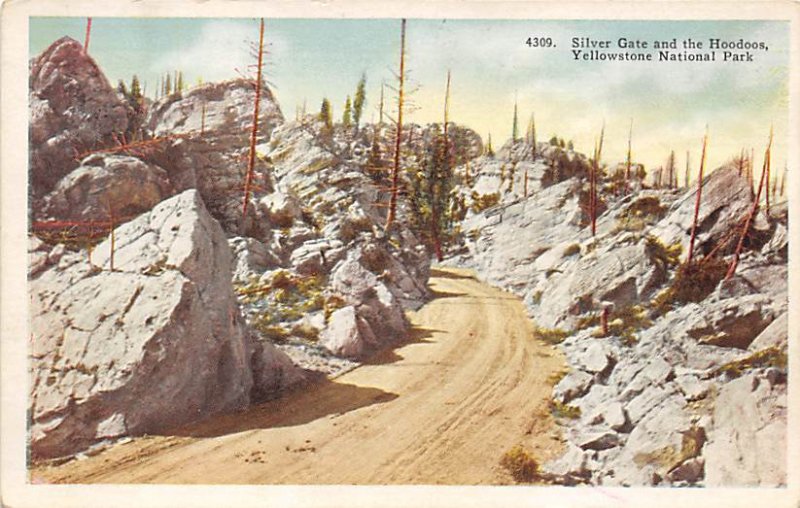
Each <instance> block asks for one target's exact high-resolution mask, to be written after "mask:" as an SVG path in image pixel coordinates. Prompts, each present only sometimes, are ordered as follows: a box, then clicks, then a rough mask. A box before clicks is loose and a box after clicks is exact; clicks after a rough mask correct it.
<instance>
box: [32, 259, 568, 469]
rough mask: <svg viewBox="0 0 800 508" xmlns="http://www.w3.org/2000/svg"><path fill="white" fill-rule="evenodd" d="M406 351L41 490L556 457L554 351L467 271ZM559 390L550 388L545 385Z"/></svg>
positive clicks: (115, 452)
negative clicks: (519, 448)
mask: <svg viewBox="0 0 800 508" xmlns="http://www.w3.org/2000/svg"><path fill="white" fill-rule="evenodd" d="M431 287H432V289H433V290H434V291H435V292H436V298H435V299H434V300H433V301H431V302H430V303H429V304H428V305H426V306H425V307H423V308H422V309H420V311H418V312H416V313H413V314H412V315H411V316H410V318H411V320H412V322H413V324H414V331H413V333H412V336H411V337H410V339H409V341H408V342H407V343H405V344H404V345H402V346H400V347H398V348H396V349H394V350H392V351H387V352H384V353H382V354H379V355H378V356H377V357H375V358H373V359H372V360H371V361H370V362H368V363H367V364H366V365H363V366H361V367H359V368H357V369H355V370H353V371H351V372H349V373H347V374H344V375H342V376H340V377H339V378H337V379H335V380H333V381H325V382H322V383H320V384H318V385H314V386H312V387H311V388H306V389H305V390H304V391H302V392H299V393H294V394H291V395H289V396H286V397H283V398H281V399H279V400H275V401H271V402H268V403H266V404H264V405H260V406H257V407H254V408H251V409H249V410H247V411H246V412H243V413H238V414H234V415H227V416H223V417H216V418H212V419H210V420H207V421H205V422H202V423H200V424H196V425H193V426H190V427H185V428H182V429H180V430H178V431H176V432H173V433H171V435H170V436H147V437H142V438H136V439H134V440H133V441H131V442H129V443H126V444H122V445H117V446H114V447H112V448H110V449H109V450H107V451H104V452H102V453H100V454H99V455H96V456H94V457H90V458H88V459H85V460H81V461H73V462H69V463H67V464H64V465H62V466H59V467H42V466H39V467H35V468H34V470H33V471H32V478H33V481H36V482H38V481H49V482H66V483H94V482H110V483H277V484H280V483H288V484H313V483H317V484H330V483H342V484H386V483H392V484H394V483H403V484H405V483H412V484H420V483H422V484H498V483H510V482H511V480H510V477H509V476H508V475H507V473H505V472H504V471H503V470H502V468H501V467H500V466H499V465H498V462H499V460H500V458H501V456H502V454H503V453H504V452H505V451H506V450H508V449H509V448H511V447H512V446H514V445H516V444H522V445H523V446H525V447H527V448H528V449H529V450H531V451H532V452H533V454H534V455H535V456H536V457H537V458H539V459H540V460H545V459H548V458H550V457H552V456H554V455H556V454H558V453H559V451H560V450H561V446H562V445H561V441H560V439H559V431H558V430H557V428H556V427H555V424H554V422H553V419H552V417H551V416H550V414H549V412H548V410H547V401H548V399H549V395H550V392H551V387H552V377H551V376H552V375H553V374H554V373H556V372H557V371H559V370H561V369H562V368H563V367H564V362H563V359H562V357H561V355H560V353H558V352H557V351H556V350H555V349H553V348H552V347H550V346H546V345H543V344H541V343H539V342H537V341H535V340H533V339H532V338H531V323H530V322H529V321H528V319H527V318H526V316H525V313H524V309H523V306H522V303H521V302H520V301H519V300H518V299H517V298H515V297H513V296H511V295H510V294H508V293H505V292H503V291H500V290H498V289H495V288H492V287H490V286H488V285H486V284H483V283H481V282H478V281H477V280H475V279H474V278H472V277H471V276H470V275H469V274H468V273H467V272H463V271H456V270H446V271H443V270H439V271H435V272H434V276H433V277H432V278H431ZM548 378H550V379H548Z"/></svg>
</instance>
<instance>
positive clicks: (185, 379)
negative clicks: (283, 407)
mask: <svg viewBox="0 0 800 508" xmlns="http://www.w3.org/2000/svg"><path fill="white" fill-rule="evenodd" d="M114 243H115V245H114V249H113V253H112V250H111V241H110V239H107V240H106V241H104V242H103V243H101V244H100V245H98V246H97V248H96V249H95V250H94V254H93V256H92V258H91V260H92V265H90V263H89V261H88V259H87V257H86V254H85V253H64V254H61V255H60V256H58V257H57V258H53V256H51V255H48V256H47V257H46V259H45V261H44V262H43V263H39V265H38V266H39V268H38V273H36V274H32V275H31V281H30V287H31V290H30V291H31V318H32V319H31V324H32V332H31V337H32V345H31V358H30V369H31V377H32V383H31V393H30V399H29V401H30V407H29V415H30V416H29V418H30V421H29V425H30V439H31V452H32V454H33V455H34V456H36V457H53V456H59V455H64V454H69V453H72V452H75V451H78V450H80V449H82V448H84V447H86V446H87V445H89V444H91V443H92V442H93V441H95V440H100V439H104V438H113V437H117V436H120V435H125V434H141V433H148V432H157V431H161V430H164V429H166V428H169V427H174V426H176V425H180V424H184V423H187V422H190V421H192V420H196V419H198V418H202V417H204V416H207V415H210V414H214V413H219V412H223V411H231V410H234V409H238V408H242V407H244V406H245V405H247V404H248V403H249V402H250V400H251V395H252V394H254V393H258V394H262V393H263V392H265V391H270V390H275V389H279V388H281V387H283V386H286V385H287V384H289V383H290V382H293V381H296V380H297V379H298V373H297V371H296V369H295V367H294V366H293V365H292V364H291V363H290V362H289V361H288V359H286V358H285V357H284V356H283V355H282V354H280V353H279V352H278V351H276V350H274V348H273V347H272V346H270V345H267V344H258V343H256V342H255V341H254V339H253V337H252V336H251V334H250V332H249V331H248V329H247V328H246V326H245V325H244V320H243V319H242V317H241V314H240V312H239V308H238V305H237V302H236V299H235V297H234V295H233V290H232V287H231V253H230V250H229V248H228V245H227V242H226V239H225V235H224V233H223V231H222V229H221V228H220V226H219V224H218V223H217V222H216V221H215V220H214V219H212V218H211V216H210V215H209V214H208V212H207V211H206V209H205V206H204V205H203V202H202V200H201V199H200V196H199V195H198V193H197V192H196V191H186V192H184V193H182V194H180V195H178V196H175V197H173V198H171V199H169V200H167V201H164V202H162V203H160V204H159V205H157V206H156V207H155V208H154V209H153V210H152V211H151V212H149V213H147V214H144V215H142V216H140V217H138V218H137V219H136V220H134V221H132V222H128V223H126V224H124V225H122V226H119V227H118V228H117V229H116V231H115V233H114ZM34 244H35V245H33V248H34V253H33V254H34V255H39V257H41V253H42V251H43V249H44V246H43V245H42V244H40V243H38V242H34ZM54 250H55V249H54ZM112 255H113V270H112V269H111V267H112ZM51 258H53V259H51Z"/></svg>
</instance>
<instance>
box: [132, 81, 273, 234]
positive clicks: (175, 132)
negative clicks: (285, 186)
mask: <svg viewBox="0 0 800 508" xmlns="http://www.w3.org/2000/svg"><path fill="white" fill-rule="evenodd" d="M254 103H255V88H254V87H253V84H252V83H251V82H250V81H247V80H244V79H237V80H232V81H225V82H221V83H206V84H203V85H200V86H197V87H195V88H192V89H190V90H188V91H185V92H182V93H173V94H171V95H169V96H167V97H164V98H162V99H160V100H158V101H156V102H155V103H153V105H152V106H151V108H150V110H149V115H148V119H147V127H148V129H149V131H150V133H151V134H152V135H153V136H155V137H169V136H173V137H176V138H175V139H172V140H168V141H165V142H163V143H162V145H161V146H160V148H159V149H158V150H155V151H153V152H152V153H150V154H148V155H147V159H148V161H149V162H152V163H154V164H156V165H158V166H161V167H163V168H164V169H165V170H166V171H167V174H168V177H169V181H170V183H171V184H172V185H173V186H174V187H175V189H176V190H177V191H178V192H180V191H183V190H186V189H189V188H196V189H198V191H199V192H200V195H201V196H202V197H203V200H204V201H205V202H206V203H207V206H208V209H209V211H210V212H211V214H212V215H213V216H214V217H215V218H216V219H217V220H219V221H220V223H221V224H222V227H223V229H225V231H227V232H228V233H230V234H240V233H241V232H242V231H241V208H242V206H241V204H242V189H243V184H244V177H245V174H246V172H247V157H248V153H249V146H250V128H251V126H252V122H253V105H254ZM258 120H259V129H258V138H257V141H258V143H265V142H266V141H268V140H269V139H270V135H271V132H272V130H273V129H274V128H275V127H276V126H278V125H280V124H282V123H283V115H282V114H281V111H280V108H279V107H278V103H277V101H275V99H274V98H273V96H272V92H271V91H270V90H269V88H268V87H263V88H262V93H261V102H260V107H259V119H258ZM262 155H263V151H262V152H260V155H259V157H257V159H256V160H257V163H256V167H255V173H256V174H255V179H254V181H253V187H254V189H257V188H260V189H265V190H266V189H271V186H272V183H271V180H270V176H269V165H268V163H266V162H265V161H264V160H262ZM262 192H263V191H262ZM253 219H254V218H251V223H250V228H249V229H248V236H252V237H254V238H256V239H263V233H262V232H261V230H260V228H259V225H258V224H257V221H255V220H253Z"/></svg>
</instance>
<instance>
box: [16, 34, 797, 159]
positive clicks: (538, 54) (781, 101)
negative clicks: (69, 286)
mask: <svg viewBox="0 0 800 508" xmlns="http://www.w3.org/2000/svg"><path fill="white" fill-rule="evenodd" d="M85 23H86V20H85V18H31V20H30V56H35V55H36V54H38V53H40V52H41V51H42V50H44V49H45V48H46V47H47V46H48V45H49V44H51V43H52V42H53V41H54V40H56V39H57V38H59V37H61V36H64V35H69V36H71V37H73V38H76V39H77V40H80V41H82V40H83V36H84V31H85ZM399 25H400V22H399V20H395V19H358V20H353V19H337V20H333V19H267V20H266V31H265V39H266V41H267V42H268V44H269V50H270V53H271V54H270V56H269V58H268V61H267V67H266V68H265V72H266V75H267V77H268V79H269V81H270V82H271V83H273V84H274V86H275V93H276V96H277V98H278V100H279V102H280V105H281V108H282V109H283V111H284V114H285V115H286V116H287V117H289V118H291V117H293V116H294V114H295V110H296V108H297V107H298V106H300V105H302V104H303V102H304V101H305V102H307V104H308V109H309V111H311V110H316V109H317V108H318V107H319V103H320V102H321V100H322V97H328V98H330V100H331V101H332V103H333V106H334V113H335V114H340V112H341V110H342V106H343V104H344V100H345V97H346V96H347V95H348V94H352V93H353V90H354V89H355V85H356V83H357V81H358V79H359V77H360V76H361V74H362V73H366V75H367V80H368V110H367V112H366V113H365V118H366V120H369V119H370V118H371V117H372V116H373V115H375V114H376V108H377V104H378V95H379V89H380V83H381V81H382V80H385V81H386V82H387V83H391V82H393V81H394V77H393V69H395V68H396V66H397V60H398V51H399ZM530 35H540V36H550V37H552V38H553V40H554V41H555V43H556V46H557V47H556V48H552V49H531V48H529V47H527V46H526V45H525V44H524V41H525V39H527V37H528V36H530ZM572 37H592V38H594V39H600V40H606V39H607V40H611V41H612V44H616V40H617V39H618V38H619V37H627V38H629V39H637V38H640V39H646V40H649V41H652V40H655V39H658V40H669V39H672V38H673V37H677V38H678V39H683V38H686V37H692V38H695V39H697V40H702V41H707V40H708V39H709V38H711V37H719V38H721V39H725V40H733V41H736V40H739V39H744V40H757V41H764V42H765V43H766V44H767V45H768V47H769V51H767V52H759V53H758V54H757V55H756V59H757V61H756V62H755V63H725V62H716V63H695V62H681V63H663V62H661V63H659V62H653V63H625V62H617V63H608V62H602V63H600V62H594V63H593V62H584V61H575V60H573V59H572V57H571V54H570V47H569V46H570V41H571V38H572ZM257 38H258V20H256V19H242V18H230V19H227V18H223V19H219V18H216V19H215V18H161V19H158V18H94V19H93V25H92V38H91V43H90V48H89V52H90V54H91V55H92V56H93V57H94V58H95V59H96V60H97V61H98V63H99V64H100V66H101V67H102V69H103V70H104V72H105V73H106V75H107V76H108V78H109V80H110V81H111V82H112V83H116V82H117V80H118V79H120V78H124V79H126V80H128V81H129V80H130V77H131V75H132V74H134V73H136V74H138V75H139V77H140V79H141V80H142V81H143V82H146V83H147V87H148V88H147V90H148V94H151V93H152V92H153V91H154V89H155V86H156V84H157V80H158V76H159V75H161V74H162V73H164V72H168V71H173V70H175V69H178V70H181V71H182V72H183V74H184V79H185V80H186V81H187V82H188V83H190V84H192V83H196V82H197V80H198V79H201V78H202V79H203V80H205V81H216V80H222V79H229V78H233V77H236V76H237V75H238V74H239V73H242V72H245V73H246V72H247V70H248V66H251V65H252V64H253V62H254V60H253V58H252V56H251V54H250V50H249V46H248V44H250V43H253V42H255V41H257ZM788 51H789V27H788V23H785V22H774V21H718V22H713V21H674V22H672V21H606V22H602V21H594V20H592V21H556V20H548V21H536V20H531V21H519V20H513V21H503V20H415V19H411V20H409V21H408V32H407V52H408V54H407V66H408V68H409V70H410V73H409V75H410V78H411V81H412V83H413V84H414V85H415V87H416V88H417V89H416V92H415V93H414V94H413V95H412V97H411V98H412V101H413V103H414V105H415V106H416V109H415V110H414V111H413V112H412V113H411V115H410V120H411V121H415V122H429V121H439V120H440V119H441V118H440V117H441V110H442V107H441V102H442V98H443V94H444V83H445V76H446V72H447V70H448V69H450V70H451V71H452V75H453V84H452V98H451V101H452V102H451V118H452V119H453V120H454V121H457V122H459V123H462V124H465V125H468V126H470V127H472V128H474V129H475V130H477V131H478V132H479V133H481V135H482V136H484V138H485V136H486V134H487V133H488V132H491V133H492V137H493V139H494V140H495V144H496V145H497V144H500V143H499V141H502V140H505V139H507V138H508V137H509V136H510V135H511V118H512V113H513V105H514V101H515V98H516V100H517V101H518V102H519V110H520V115H521V117H522V118H523V120H524V119H526V118H527V117H528V115H530V113H535V115H536V123H537V130H538V132H539V134H540V137H541V138H549V137H550V136H551V135H553V134H557V135H558V136H560V137H563V138H565V139H573V140H574V141H575V145H576V147H577V148H578V149H579V150H581V151H584V152H586V153H590V152H591V150H592V144H593V140H594V138H595V136H596V135H597V133H598V131H599V129H600V126H601V125H602V123H603V121H605V123H606V135H607V137H606V150H605V157H604V159H605V160H606V161H607V162H609V163H612V162H616V161H618V160H621V159H623V158H624V151H625V148H626V144H627V132H628V126H629V123H630V119H631V118H633V120H634V139H633V147H634V158H636V159H638V160H640V161H642V162H644V163H645V164H646V165H647V166H648V167H654V166H657V165H660V164H662V163H663V162H664V161H665V160H666V158H667V156H668V154H669V151H670V150H672V149H674V150H675V151H676V152H677V153H678V154H679V161H681V163H682V160H683V156H684V154H685V152H686V150H691V152H692V159H693V166H694V167H695V168H696V166H697V164H696V162H697V160H698V159H699V152H700V141H701V138H702V135H703V131H704V129H705V126H706V125H708V127H709V132H710V145H709V164H710V165H711V166H712V167H713V166H716V165H718V164H720V163H722V162H723V161H725V160H727V159H728V158H729V157H730V156H732V155H733V154H734V153H736V152H738V151H739V149H740V148H742V147H748V148H749V147H751V146H752V147H755V149H756V153H759V152H763V149H764V145H765V143H766V139H767V136H768V132H769V126H770V124H774V126H775V131H776V146H775V152H774V157H775V159H774V162H773V168H778V169H779V170H780V169H782V168H783V165H784V162H785V160H786V153H787V152H786V150H787V143H786V141H787V139H786V137H787V131H788V58H789V55H788ZM521 128H522V129H523V130H524V121H523V126H522V127H521ZM758 164H759V167H760V162H758Z"/></svg>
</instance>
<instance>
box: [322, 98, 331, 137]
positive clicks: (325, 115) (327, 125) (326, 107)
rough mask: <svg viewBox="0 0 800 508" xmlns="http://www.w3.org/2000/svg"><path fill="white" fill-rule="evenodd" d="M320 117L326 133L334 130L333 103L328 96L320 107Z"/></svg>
mask: <svg viewBox="0 0 800 508" xmlns="http://www.w3.org/2000/svg"><path fill="white" fill-rule="evenodd" d="M319 119H320V120H322V123H323V129H324V131H325V132H326V133H332V131H333V110H332V109H331V103H330V101H329V100H328V99H327V98H324V99H322V105H321V106H320V108H319Z"/></svg>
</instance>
